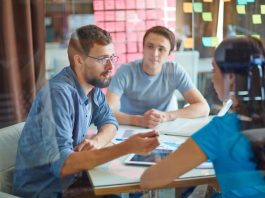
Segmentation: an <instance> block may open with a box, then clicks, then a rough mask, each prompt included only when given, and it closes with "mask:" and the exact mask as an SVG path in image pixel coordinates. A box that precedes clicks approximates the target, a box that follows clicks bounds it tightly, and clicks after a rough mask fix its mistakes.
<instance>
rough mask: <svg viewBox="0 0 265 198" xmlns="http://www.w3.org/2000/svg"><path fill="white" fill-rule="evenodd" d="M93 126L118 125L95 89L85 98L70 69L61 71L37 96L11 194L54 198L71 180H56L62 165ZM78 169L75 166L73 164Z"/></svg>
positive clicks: (30, 115)
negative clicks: (92, 124) (91, 125)
mask: <svg viewBox="0 0 265 198" xmlns="http://www.w3.org/2000/svg"><path fill="white" fill-rule="evenodd" d="M91 123H94V124H95V125H96V126H97V128H98V129H100V127H101V126H103V125H104V124H114V125H115V126H116V127H118V123H117V121H116V119H115V118H114V115H113V114H112V112H111V111H110V109H109V106H108V105H107V103H106V101H105V96H104V94H103V93H102V92H101V90H100V89H98V88H94V89H93V90H92V91H91V92H90V93H89V95H88V96H87V95H86V94H85V92H84V91H83V89H82V87H81V85H80V84H79V82H78V80H77V77H76V75H75V73H74V72H73V70H72V69H71V68H70V67H66V68H64V69H63V70H62V71H61V72H60V73H59V74H58V75H56V76H55V77H54V78H53V79H52V80H50V81H49V82H48V83H47V84H46V85H45V86H44V87H43V88H42V89H41V90H40V91H39V92H38V94H37V96H36V98H35V100H34V102H33V104H32V107H31V110H30V113H29V115H28V117H27V120H26V123H25V126H24V128H23V131H22V134H21V137H20V139H19V142H18V150H17V160H16V167H15V174H14V185H13V190H14V194H15V195H18V196H21V197H58V195H60V193H61V192H62V190H63V189H64V188H66V187H68V186H69V185H70V184H71V183H72V182H73V179H74V175H73V176H68V177H64V178H62V177H60V172H61V169H62V166H63V164H64V161H65V160H66V159H67V158H68V156H69V155H70V154H71V153H72V152H73V148H74V147H75V146H76V145H77V144H79V143H81V141H82V140H83V139H84V137H85V135H86V132H87V129H88V127H89V126H90V124H91ZM76 163H78V162H76Z"/></svg>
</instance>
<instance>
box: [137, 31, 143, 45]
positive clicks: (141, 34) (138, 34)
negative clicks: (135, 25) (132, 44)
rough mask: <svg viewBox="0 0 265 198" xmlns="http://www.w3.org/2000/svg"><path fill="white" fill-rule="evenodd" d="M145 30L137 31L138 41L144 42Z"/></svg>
mask: <svg viewBox="0 0 265 198" xmlns="http://www.w3.org/2000/svg"><path fill="white" fill-rule="evenodd" d="M144 34H145V32H137V41H138V42H140V43H142V42H143V38H144Z"/></svg>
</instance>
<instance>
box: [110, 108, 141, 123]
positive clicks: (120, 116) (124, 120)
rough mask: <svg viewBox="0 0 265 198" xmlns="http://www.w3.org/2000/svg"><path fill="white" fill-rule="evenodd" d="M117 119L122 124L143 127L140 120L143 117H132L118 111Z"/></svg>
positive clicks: (116, 113)
mask: <svg viewBox="0 0 265 198" xmlns="http://www.w3.org/2000/svg"><path fill="white" fill-rule="evenodd" d="M115 117H116V118H117V120H118V122H119V123H120V124H126V125H133V126H141V125H140V119H141V117H142V116H141V115H130V114H126V113H123V112H119V111H116V112H115Z"/></svg>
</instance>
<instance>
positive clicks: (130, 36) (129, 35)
mask: <svg viewBox="0 0 265 198" xmlns="http://www.w3.org/2000/svg"><path fill="white" fill-rule="evenodd" d="M127 41H137V33H136V32H127Z"/></svg>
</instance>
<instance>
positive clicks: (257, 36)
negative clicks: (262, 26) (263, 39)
mask: <svg viewBox="0 0 265 198" xmlns="http://www.w3.org/2000/svg"><path fill="white" fill-rule="evenodd" d="M251 36H253V37H256V38H258V39H260V35H258V34H252V35H251Z"/></svg>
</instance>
